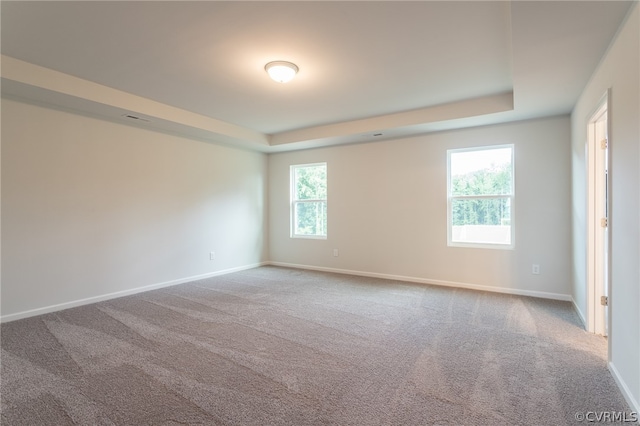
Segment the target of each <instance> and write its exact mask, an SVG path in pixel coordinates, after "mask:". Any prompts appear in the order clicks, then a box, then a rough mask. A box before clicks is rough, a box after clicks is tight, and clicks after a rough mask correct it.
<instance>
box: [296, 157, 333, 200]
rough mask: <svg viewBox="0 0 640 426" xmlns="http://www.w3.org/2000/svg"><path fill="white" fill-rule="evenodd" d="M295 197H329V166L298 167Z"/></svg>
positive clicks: (322, 198) (316, 198) (307, 198)
mask: <svg viewBox="0 0 640 426" xmlns="http://www.w3.org/2000/svg"><path fill="white" fill-rule="evenodd" d="M295 197H296V198H295V199H296V200H324V199H326V198H327V166H326V165H319V166H308V167H297V168H296V169H295Z"/></svg>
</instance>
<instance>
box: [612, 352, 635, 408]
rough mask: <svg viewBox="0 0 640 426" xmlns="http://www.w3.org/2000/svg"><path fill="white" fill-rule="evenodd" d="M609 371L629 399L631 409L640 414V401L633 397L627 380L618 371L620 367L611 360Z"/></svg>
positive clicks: (625, 397)
mask: <svg viewBox="0 0 640 426" xmlns="http://www.w3.org/2000/svg"><path fill="white" fill-rule="evenodd" d="M609 371H610V372H611V375H612V376H613V379H614V380H615V381H616V384H617V385H618V388H619V389H620V392H622V395H623V396H624V399H626V400H627V404H629V407H630V408H631V411H634V412H636V413H638V414H640V403H638V401H637V400H636V399H635V398H634V397H633V395H632V394H631V390H629V387H628V386H627V384H626V383H625V381H624V380H622V377H621V376H620V373H618V369H617V368H616V366H615V365H613V363H611V362H610V363H609Z"/></svg>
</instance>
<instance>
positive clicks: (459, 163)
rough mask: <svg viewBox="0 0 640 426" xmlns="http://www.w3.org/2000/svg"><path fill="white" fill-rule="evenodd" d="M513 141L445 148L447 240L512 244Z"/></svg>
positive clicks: (477, 244) (458, 243) (482, 244)
mask: <svg viewBox="0 0 640 426" xmlns="http://www.w3.org/2000/svg"><path fill="white" fill-rule="evenodd" d="M513 150H514V149H513V145H500V146H490V147H482V148H471V149H452V150H449V151H447V164H448V176H447V185H448V203H447V204H448V240H449V241H448V244H449V245H450V246H466V247H491V248H512V247H513V241H514V226H513V208H514V193H515V192H514V167H513V163H514V162H513V158H514V156H513Z"/></svg>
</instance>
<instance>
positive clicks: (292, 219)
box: [289, 162, 329, 240]
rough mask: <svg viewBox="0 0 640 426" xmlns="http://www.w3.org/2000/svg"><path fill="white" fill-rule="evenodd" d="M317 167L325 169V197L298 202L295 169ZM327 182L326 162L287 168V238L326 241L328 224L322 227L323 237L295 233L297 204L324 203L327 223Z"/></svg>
mask: <svg viewBox="0 0 640 426" xmlns="http://www.w3.org/2000/svg"><path fill="white" fill-rule="evenodd" d="M318 166H324V168H325V186H327V191H326V195H325V198H324V199H322V198H318V199H306V200H299V199H297V198H296V196H297V191H296V170H297V169H301V168H306V167H318ZM328 181H329V168H328V166H327V163H326V162H319V163H306V164H292V165H290V166H289V237H290V238H302V239H311V240H326V239H327V235H328V223H327V226H325V227H324V235H318V234H313V235H309V234H297V233H296V205H297V203H302V204H307V203H308V204H312V203H322V202H324V206H325V211H326V214H327V222H328V219H329V217H328V215H329V210H328V198H329V188H328Z"/></svg>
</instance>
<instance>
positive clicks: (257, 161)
mask: <svg viewBox="0 0 640 426" xmlns="http://www.w3.org/2000/svg"><path fill="white" fill-rule="evenodd" d="M1 170H2V315H3V319H5V320H6V319H15V318H18V317H20V316H22V314H24V313H25V312H26V311H32V310H36V311H35V312H31V314H34V313H41V312H46V311H47V310H49V309H52V307H53V306H55V305H59V304H62V305H63V306H62V307H66V306H70V304H71V305H72V304H73V302H74V301H78V300H81V299H87V298H99V297H101V296H104V295H107V294H111V293H117V292H125V293H126V292H129V291H132V290H134V289H137V288H140V287H144V286H151V285H156V284H162V283H167V282H172V281H174V280H177V281H180V280H184V279H189V278H190V277H197V276H200V275H208V274H213V273H215V272H216V271H225V270H229V269H234V268H242V267H247V266H250V265H255V264H256V263H259V262H262V261H266V260H267V259H268V253H267V244H266V238H265V230H266V220H267V216H266V205H267V203H266V199H265V197H266V193H267V192H266V191H267V187H266V182H267V180H266V179H267V159H266V155H264V154H260V153H253V152H248V151H244V150H238V149H233V148H229V147H224V146H220V145H215V144H210V143H204V142H200V141H194V140H190V139H186V138H181V137H176V136H171V135H167V134H162V133H158V132H153V131H148V130H146V129H141V128H136V127H132V126H128V125H125V124H119V123H114V122H108V121H102V120H99V119H94V118H90V117H86V116H81V115H76V114H72V113H69V112H63V111H59V110H55V109H49V108H44V107H40V106H35V105H31V104H27V103H22V102H19V101H15V100H10V99H2V168H1ZM210 251H215V252H216V254H217V258H216V260H215V261H210V260H209V252H210ZM92 300H93V299H92Z"/></svg>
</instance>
